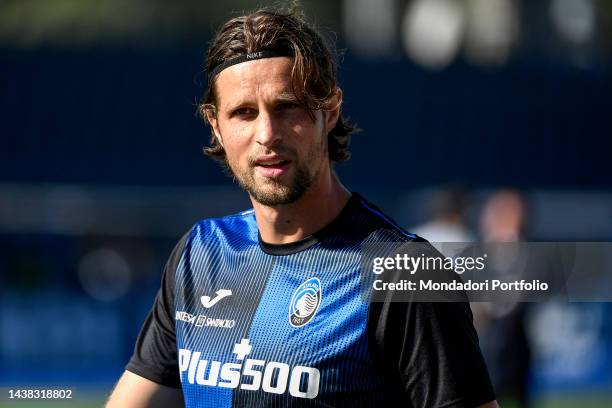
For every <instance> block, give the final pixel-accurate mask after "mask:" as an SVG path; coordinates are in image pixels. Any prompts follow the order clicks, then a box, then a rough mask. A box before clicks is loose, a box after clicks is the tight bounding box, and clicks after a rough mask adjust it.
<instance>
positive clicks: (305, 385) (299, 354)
mask: <svg viewBox="0 0 612 408" xmlns="http://www.w3.org/2000/svg"><path fill="white" fill-rule="evenodd" d="M207 72H208V73H209V89H208V91H207V95H206V96H205V98H204V103H203V105H202V110H203V113H204V114H205V115H206V119H207V120H208V122H209V123H210V125H211V128H212V131H213V132H212V133H213V134H212V141H211V144H212V146H210V147H209V148H207V149H206V153H207V154H208V155H210V156H212V157H214V158H217V159H219V160H220V161H221V163H222V164H223V166H224V167H225V168H226V169H228V170H230V171H231V173H232V174H233V175H234V177H235V179H236V180H237V181H238V183H239V184H240V185H241V187H242V188H243V189H244V190H245V191H247V192H248V194H249V196H250V198H251V202H252V204H253V209H252V210H247V211H244V212H242V213H239V214H236V215H232V216H228V217H224V218H218V219H208V220H204V221H201V222H199V223H198V224H196V225H195V226H194V227H193V229H192V230H191V231H190V232H189V233H187V234H186V235H185V236H184V237H183V239H181V240H180V242H179V244H178V245H177V246H176V248H175V250H174V251H173V253H172V255H171V257H170V259H169V261H168V264H167V266H166V269H165V273H164V277H163V283H162V287H161V290H160V291H159V294H158V296H157V299H156V301H155V304H154V306H153V308H152V310H151V312H150V314H149V316H148V317H147V319H146V322H145V324H144V326H143V328H142V331H141V334H140V336H139V339H138V341H137V344H136V350H135V352H134V354H133V356H132V358H131V360H130V362H129V363H128V366H127V368H126V371H125V373H124V375H123V376H122V378H121V379H120V380H119V383H118V384H117V386H116V387H115V390H114V391H113V394H112V395H111V397H110V400H109V402H108V407H145V406H163V407H167V406H175V405H180V404H183V403H185V404H186V405H187V406H190V407H223V406H245V407H253V406H272V405H273V406H303V405H308V406H351V407H356V406H363V407H372V406H392V405H395V404H397V403H398V402H401V403H404V404H406V405H409V406H412V407H422V408H425V407H442V406H445V407H450V406H456V407H466V408H468V407H476V406H480V407H488V408H494V407H496V406H497V403H496V402H495V396H494V392H493V389H492V387H491V384H490V380H489V378H488V373H487V369H486V367H485V365H484V361H483V359H482V355H481V353H480V350H479V348H478V339H477V336H476V332H475V330H474V328H473V325H472V320H471V318H472V316H471V313H470V310H469V306H468V304H467V303H465V302H460V303H453V304H443V303H425V302H423V303H421V302H403V303H401V302H390V301H387V302H384V303H383V302H380V303H377V304H372V305H369V304H368V302H369V299H368V298H364V293H363V292H362V291H361V290H360V287H361V284H362V278H363V277H362V275H361V273H360V272H361V267H362V265H361V262H360V259H361V258H360V256H359V250H360V248H361V246H362V244H368V243H380V242H388V241H389V240H394V241H398V242H401V243H411V242H415V241H417V242H418V241H421V242H422V239H420V238H419V237H417V236H415V235H413V234H409V233H407V232H405V231H403V230H402V229H401V228H400V227H398V226H397V225H396V224H395V223H394V222H392V221H391V220H390V219H389V218H388V217H387V216H385V215H384V214H382V213H381V212H380V210H378V209H377V208H376V207H375V206H374V205H372V204H370V203H368V202H367V201H366V200H365V199H363V198H362V197H361V196H359V195H358V194H357V193H352V194H351V193H350V192H349V191H348V190H347V189H346V188H345V187H344V186H343V185H342V184H341V182H340V180H339V178H338V177H337V175H336V173H335V172H334V170H333V162H338V161H344V160H346V159H348V156H349V155H348V150H347V147H348V141H349V137H350V134H351V133H352V131H353V128H352V127H351V126H349V125H348V124H347V123H346V122H345V121H344V119H343V117H342V115H341V113H340V111H341V109H340V108H341V104H342V92H341V90H340V88H338V86H337V81H336V66H335V61H334V59H333V55H332V52H331V51H330V49H329V48H328V46H327V45H325V43H324V41H323V39H322V38H321V37H320V35H319V34H317V33H316V31H314V29H312V28H311V27H310V26H308V25H307V24H306V23H305V21H304V20H303V18H302V17H301V16H300V15H299V14H297V13H289V14H282V13H276V12H270V11H264V10H260V11H257V12H254V13H251V14H248V15H245V16H240V17H236V18H234V19H232V20H230V21H228V22H227V23H226V24H225V25H223V27H222V28H221V29H220V31H219V32H218V34H217V36H216V38H215V40H214V41H213V43H212V45H211V47H210V49H209V54H208V61H207ZM408 246H410V245H408ZM419 248H421V247H419ZM385 253H386V252H385ZM288 312H289V313H288ZM211 325H212V326H214V327H211ZM236 360H237V361H238V362H236ZM290 373H291V374H290ZM289 377H290V378H289Z"/></svg>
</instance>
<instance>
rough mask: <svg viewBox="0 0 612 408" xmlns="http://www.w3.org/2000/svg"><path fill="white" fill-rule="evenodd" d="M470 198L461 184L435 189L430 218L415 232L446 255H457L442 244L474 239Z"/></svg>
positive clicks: (456, 249) (429, 204) (428, 205)
mask: <svg viewBox="0 0 612 408" xmlns="http://www.w3.org/2000/svg"><path fill="white" fill-rule="evenodd" d="M469 198H470V197H469V194H468V192H467V190H466V189H465V188H463V187H461V186H458V185H454V186H448V187H444V188H440V189H436V190H434V191H433V192H432V193H431V195H430V197H429V199H428V200H427V203H426V213H427V216H428V218H429V221H427V222H425V223H424V224H422V225H419V226H417V227H415V228H414V229H413V231H414V233H415V234H417V235H419V236H421V237H423V238H425V239H426V240H428V241H429V242H431V243H432V245H433V246H434V247H436V249H438V250H439V251H441V252H443V253H444V254H445V255H447V256H452V255H454V253H447V252H445V251H444V250H443V248H442V245H439V243H444V242H455V243H462V242H473V241H474V239H475V236H474V234H473V233H472V232H471V231H470V229H469V228H468V227H467V225H466V211H467V208H468V207H469ZM461 249H462V247H461V246H460V245H454V246H453V252H459V251H460V250H461Z"/></svg>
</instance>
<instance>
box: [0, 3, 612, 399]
mask: <svg viewBox="0 0 612 408" xmlns="http://www.w3.org/2000/svg"><path fill="white" fill-rule="evenodd" d="M265 4H267V3H266V2H261V1H259V2H252V1H246V0H243V1H239V0H226V1H224V2H212V1H203V0H199V1H196V0H184V1H181V2H171V1H162V0H132V1H129V2H126V1H121V0H96V1H94V0H1V1H0V388H1V387H5V388H1V389H2V390H3V393H6V392H5V391H6V387H11V388H15V387H22V386H29V387H32V386H37V387H42V386H47V387H50V386H52V387H55V388H73V389H75V390H76V392H75V395H76V396H79V397H81V399H82V402H80V404H82V405H81V406H83V407H85V406H99V405H100V404H101V403H102V401H103V400H104V397H105V394H106V393H108V392H109V391H110V389H111V387H112V385H113V383H114V382H115V381H116V379H117V378H118V377H119V375H120V374H121V372H122V371H123V367H124V365H125V363H126V362H127V360H128V358H129V356H130V354H131V352H132V349H133V344H134V340H135V338H136V335H137V333H138V331H139V329H140V326H141V323H142V321H143V319H144V316H145V314H146V313H147V311H148V309H149V308H150V306H151V303H152V301H153V296H154V294H155V292H156V290H157V288H158V287H159V281H160V276H161V271H162V268H163V265H164V263H165V261H166V258H167V256H168V255H169V253H170V250H171V249H172V247H173V245H174V244H175V243H176V241H177V240H178V239H179V238H180V236H181V235H182V234H183V233H184V232H185V231H187V230H188V229H189V228H190V227H191V226H192V225H193V223H195V222H196V221H197V220H199V219H201V218H205V217H210V216H220V215H223V214H228V213H231V212H235V211H238V210H241V209H244V208H247V207H249V202H248V200H247V197H246V196H245V195H244V194H243V193H242V192H241V191H240V190H239V189H238V187H237V186H235V185H233V184H232V183H231V180H230V179H229V178H227V177H226V176H224V175H223V173H222V172H221V171H220V170H219V168H218V166H217V165H216V164H215V163H214V162H212V161H211V160H209V159H207V158H206V157H205V156H203V155H202V153H201V148H202V147H203V146H204V145H205V144H206V143H207V142H208V138H209V130H208V129H207V128H206V127H205V126H204V124H203V123H202V122H201V121H200V120H199V119H198V118H197V116H196V112H195V111H196V109H195V105H196V103H197V102H198V100H199V98H200V97H201V95H202V92H203V89H204V88H205V85H206V78H205V75H204V72H203V70H202V66H203V60H204V57H205V52H206V48H207V44H208V41H209V40H210V39H211V36H212V34H213V32H214V30H215V29H216V28H217V27H218V26H219V24H221V23H223V22H224V21H226V20H227V19H229V18H231V17H233V16H236V15H238V14H240V13H241V12H242V11H243V10H251V9H253V8H255V7H256V6H258V5H265ZM268 4H271V3H268ZM274 4H281V5H282V4H283V3H282V2H280V3H279V2H276V3H274ZM303 8H304V10H305V12H306V14H307V16H308V17H309V19H310V20H311V21H312V22H314V23H315V24H316V25H317V26H318V27H319V28H320V29H322V30H323V31H324V32H326V33H328V34H327V36H328V37H329V38H330V39H332V40H333V41H335V42H336V45H337V47H338V48H339V49H340V50H341V55H340V60H341V67H340V70H339V76H340V82H341V87H342V88H343V90H344V95H345V105H344V113H345V114H346V115H348V116H349V117H350V118H351V119H353V120H354V121H355V122H356V123H357V124H358V125H359V127H360V128H361V129H363V132H361V133H359V134H357V135H356V136H354V138H353V141H352V149H351V150H352V153H353V158H352V159H351V161H349V162H348V163H345V164H341V165H339V166H338V167H337V171H338V173H339V174H340V176H341V178H342V179H343V181H344V182H345V183H346V185H347V186H348V187H349V188H350V189H351V190H354V191H359V192H361V193H362V194H364V195H365V196H366V197H367V198H368V199H370V200H371V201H373V202H375V203H376V204H378V205H379V206H380V207H382V208H383V209H385V210H386V212H387V213H389V214H390V215H392V216H393V217H394V218H395V219H396V220H397V221H398V222H399V223H400V224H401V225H403V226H405V227H406V228H408V229H412V230H414V231H415V232H418V233H420V234H421V235H423V236H424V237H425V238H428V239H430V240H432V241H444V240H448V241H466V242H467V241H476V240H485V241H496V240H499V241H513V240H531V241H610V240H611V239H612V185H611V182H612V166H611V165H610V160H609V155H610V152H611V151H612V141H611V137H610V136H612V133H611V126H610V116H611V115H610V114H611V113H612V3H611V2H609V1H607V0H539V1H528V0H376V1H374V0H344V1H304V2H303ZM473 309H474V313H475V318H476V324H477V328H478V330H479V332H480V336H481V342H482V348H483V352H484V353H485V357H486V358H487V360H488V362H489V367H490V370H491V374H492V376H493V379H494V382H495V384H496V387H497V389H498V392H499V394H500V399H503V400H504V401H507V403H506V405H504V406H506V407H508V406H510V407H513V406H514V407H526V406H533V407H549V406H550V407H573V406H580V407H581V408H589V407H606V406H607V407H609V406H612V307H611V305H610V304H609V303H546V304H522V305H510V306H508V307H495V306H491V305H486V304H475V305H473ZM0 406H10V404H9V403H8V402H7V401H6V400H2V399H0ZM18 406H25V405H23V404H22V405H18ZM32 406H48V405H44V404H40V405H32ZM64 406H67V405H66V404H64ZM74 406H76V405H74Z"/></svg>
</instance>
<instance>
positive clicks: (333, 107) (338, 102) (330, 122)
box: [324, 87, 342, 134]
mask: <svg viewBox="0 0 612 408" xmlns="http://www.w3.org/2000/svg"><path fill="white" fill-rule="evenodd" d="M341 106H342V89H340V88H338V87H336V91H335V93H334V95H333V96H332V97H331V98H330V101H329V107H328V109H326V110H325V113H326V114H325V115H324V118H325V134H329V132H331V131H332V129H333V128H334V127H335V126H336V123H338V118H339V117H340V107H341Z"/></svg>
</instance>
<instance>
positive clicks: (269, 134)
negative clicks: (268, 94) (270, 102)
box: [255, 110, 281, 147]
mask: <svg viewBox="0 0 612 408" xmlns="http://www.w3.org/2000/svg"><path fill="white" fill-rule="evenodd" d="M256 120H257V125H256V134H255V141H256V142H257V143H259V144H260V145H262V146H266V147H270V146H274V145H275V144H277V143H278V142H279V141H280V140H281V132H280V126H279V123H278V121H277V119H275V118H274V115H273V114H271V113H270V112H267V111H265V110H261V111H260V112H259V115H257V119H256Z"/></svg>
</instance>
